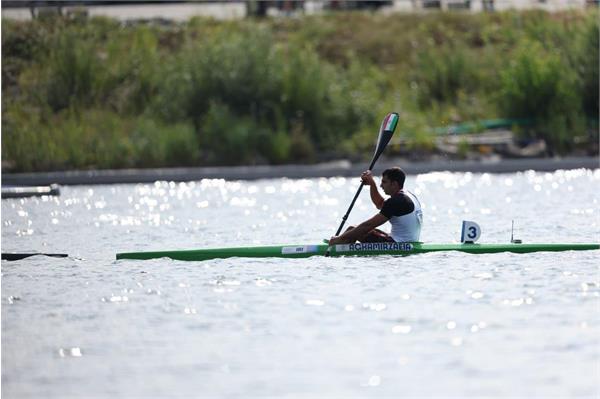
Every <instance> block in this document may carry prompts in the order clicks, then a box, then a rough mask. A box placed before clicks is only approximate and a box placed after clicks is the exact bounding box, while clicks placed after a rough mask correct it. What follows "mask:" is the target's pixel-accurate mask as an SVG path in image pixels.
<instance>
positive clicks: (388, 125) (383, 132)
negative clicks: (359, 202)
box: [325, 112, 399, 256]
mask: <svg viewBox="0 0 600 399" xmlns="http://www.w3.org/2000/svg"><path fill="white" fill-rule="evenodd" d="M398 119H399V115H398V114H397V113H396V112H392V113H390V114H387V115H386V117H385V118H384V119H383V122H381V127H380V128H379V137H377V147H375V154H373V159H372V160H371V165H369V169H368V170H372V169H373V166H375V162H377V160H378V159H379V156H380V155H381V153H382V152H383V150H385V147H386V146H387V145H388V143H389V142H390V140H391V138H392V136H393V135H394V130H396V125H397V124H398ZM362 188H363V183H362V182H361V183H360V186H359V187H358V191H357V192H356V194H355V195H354V198H353V199H352V202H351V203H350V207H349V208H348V211H346V214H345V215H344V217H343V218H342V223H340V227H338V229H337V232H336V233H335V235H336V236H339V235H340V232H341V231H342V228H343V227H344V224H346V220H347V219H348V216H349V215H350V212H351V211H352V208H353V207H354V203H355V202H356V199H357V198H358V196H359V194H360V192H361V191H362ZM330 251H331V245H330V246H329V247H328V248H327V251H326V252H325V256H329V252H330Z"/></svg>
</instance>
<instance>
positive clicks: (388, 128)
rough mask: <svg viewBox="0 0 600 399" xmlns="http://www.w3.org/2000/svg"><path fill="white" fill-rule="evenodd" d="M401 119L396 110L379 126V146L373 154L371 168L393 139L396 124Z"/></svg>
mask: <svg viewBox="0 0 600 399" xmlns="http://www.w3.org/2000/svg"><path fill="white" fill-rule="evenodd" d="M399 119H400V116H399V115H398V113H396V112H392V113H390V114H387V115H386V117H385V118H383V122H381V127H380V128H379V137H378V138H377V147H375V154H374V155H373V160H372V161H371V166H370V167H369V170H371V169H372V168H373V165H375V162H376V161H377V159H378V158H379V156H380V155H381V153H382V152H383V150H385V147H386V146H387V145H388V143H389V142H390V140H391V139H392V136H393V135H394V131H395V130H396V126H397V125H398V120H399Z"/></svg>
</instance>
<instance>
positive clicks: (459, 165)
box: [2, 157, 600, 186]
mask: <svg viewBox="0 0 600 399" xmlns="http://www.w3.org/2000/svg"><path fill="white" fill-rule="evenodd" d="M392 166H400V167H401V168H402V169H404V170H405V171H406V173H407V174H409V175H414V174H419V173H428V172H436V171H450V172H475V173H476V172H479V173H513V172H519V171H525V170H536V171H554V170H559V169H579V168H585V169H597V168H600V160H599V158H598V157H566V158H529V159H490V160H487V161H456V160H438V161H429V162H408V161H406V160H393V159H385V160H380V161H379V163H378V164H377V165H376V166H375V169H374V172H375V173H376V174H378V173H381V171H383V170H384V169H386V168H389V167H392ZM367 167H368V163H350V162H348V161H336V162H329V163H323V164H317V165H280V166H225V167H196V168H161V169H122V170H85V171H65V172H46V173H3V174H2V185H3V186H7V185H14V186H40V185H50V184H60V185H79V184H120V183H151V182H155V181H157V180H163V181H165V180H166V181H175V182H180V181H195V180H201V179H226V180H254V179H270V178H282V177H287V178H291V179H298V178H310V177H333V176H345V177H348V176H358V175H360V173H361V172H362V171H364V170H365V169H366V168H367Z"/></svg>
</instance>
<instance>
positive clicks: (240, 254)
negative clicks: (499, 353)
mask: <svg viewBox="0 0 600 399" xmlns="http://www.w3.org/2000/svg"><path fill="white" fill-rule="evenodd" d="M327 248H328V246H327V245H326V244H317V245H274V246H263V247H235V248H209V249H195V250H175V251H154V252H124V253H118V254H117V259H140V260H147V259H157V258H170V259H174V260H183V261H203V260H211V259H225V258H236V257H237V258H308V257H311V256H324V255H325V252H326V251H327ZM598 249H600V244H514V243H508V244H427V243H418V242H416V243H364V244H360V243H357V244H344V245H334V246H333V247H332V249H331V252H330V256H378V255H391V256H408V255H416V254H423V253H430V252H449V251H458V252H464V253H470V254H490V253H498V252H513V253H532V252H561V251H584V250H598Z"/></svg>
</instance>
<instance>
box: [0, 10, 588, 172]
mask: <svg viewBox="0 0 600 399" xmlns="http://www.w3.org/2000/svg"><path fill="white" fill-rule="evenodd" d="M598 17H599V15H598V10H597V9H590V10H587V11H572V12H563V13H553V14H549V13H546V12H542V11H527V12H523V11H521V12H516V11H515V12H502V13H479V14H463V13H421V14H394V15H387V16H384V15H378V14H366V13H338V14H335V15H320V16H306V17H303V18H277V19H260V20H255V19H246V20H236V21H225V22H223V21H216V20H212V19H205V18H194V19H191V20H190V21H189V22H187V23H184V24H169V25H159V24H122V23H119V22H117V21H115V20H110V19H107V18H90V19H88V18H77V17H70V18H66V17H58V16H54V17H47V18H37V19H34V20H32V21H24V22H23V21H21V22H19V21H10V20H3V21H2V159H3V168H4V169H5V170H11V171H41V170H44V171H48V170H65V169H74V168H79V169H82V168H125V167H158V166H192V165H240V164H244V165H253V164H267V163H268V164H280V163H308V162H317V161H323V160H329V159H335V158H341V157H350V158H351V159H354V160H358V159H361V158H364V157H369V156H370V155H371V152H372V149H373V142H374V140H375V136H376V132H377V129H378V128H379V123H380V121H381V119H382V118H383V116H385V114H386V113H387V112H390V111H393V110H396V111H400V112H401V121H400V124H399V127H398V133H400V134H401V135H402V137H403V138H405V139H406V140H405V143H406V150H407V151H412V152H414V153H416V154H427V153H428V152H431V151H432V148H433V140H434V133H433V132H434V128H435V127H440V126H447V125H451V124H457V123H461V122H467V121H477V120H481V119H493V118H528V119H531V120H532V121H533V122H532V123H531V124H530V126H528V127H527V128H524V129H520V130H519V134H520V135H521V137H522V138H524V139H539V138H543V139H544V140H545V141H546V143H547V146H548V153H549V154H567V153H569V152H570V151H572V149H573V147H574V146H575V143H577V142H578V140H579V139H580V138H582V137H583V138H585V137H588V136H589V135H590V132H592V133H591V134H592V136H594V134H595V135H597V128H598V87H599V82H598V59H599V58H598V57H599V55H598V48H599V40H598V32H599V22H598V21H599V19H598ZM593 132H595V133H593ZM398 133H397V134H398ZM580 141H581V140H580Z"/></svg>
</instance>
